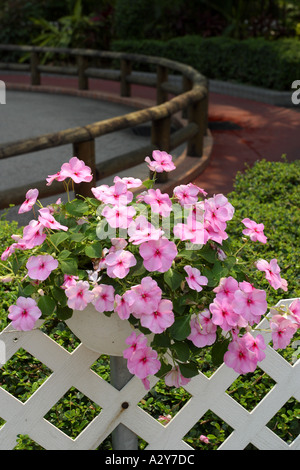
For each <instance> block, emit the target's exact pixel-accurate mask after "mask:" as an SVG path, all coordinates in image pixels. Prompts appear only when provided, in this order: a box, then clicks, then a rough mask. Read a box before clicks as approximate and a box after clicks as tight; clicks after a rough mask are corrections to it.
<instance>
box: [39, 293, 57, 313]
mask: <svg viewBox="0 0 300 470" xmlns="http://www.w3.org/2000/svg"><path fill="white" fill-rule="evenodd" d="M37 304H38V307H39V309H40V310H41V312H42V314H43V315H44V316H50V315H52V313H53V312H54V310H55V307H56V302H55V300H54V299H53V298H52V297H50V296H49V295H43V296H42V297H40V298H39V300H38V303H37Z"/></svg>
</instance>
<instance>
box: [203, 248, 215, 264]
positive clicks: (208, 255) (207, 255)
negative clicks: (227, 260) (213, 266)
mask: <svg viewBox="0 0 300 470" xmlns="http://www.w3.org/2000/svg"><path fill="white" fill-rule="evenodd" d="M198 254H199V256H201V258H203V259H205V261H208V262H209V263H214V262H215V261H216V260H217V252H216V250H214V249H213V248H211V247H210V246H209V245H205V246H204V247H203V248H201V250H199V251H198Z"/></svg>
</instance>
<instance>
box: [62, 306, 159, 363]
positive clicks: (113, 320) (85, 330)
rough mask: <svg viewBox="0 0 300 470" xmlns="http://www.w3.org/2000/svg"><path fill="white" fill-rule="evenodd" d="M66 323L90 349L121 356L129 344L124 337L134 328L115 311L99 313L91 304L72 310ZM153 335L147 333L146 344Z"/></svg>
mask: <svg viewBox="0 0 300 470" xmlns="http://www.w3.org/2000/svg"><path fill="white" fill-rule="evenodd" d="M66 324H67V325H68V327H69V328H70V330H71V331H72V332H73V333H74V335H75V336H77V338H78V339H79V340H80V341H81V342H82V343H83V344H84V345H85V346H86V347H87V348H88V349H91V350H92V351H95V352H97V353H99V354H107V355H109V356H121V357H122V356H123V351H124V349H126V348H128V347H129V346H128V345H127V344H126V342H125V341H126V338H128V336H129V335H130V334H131V333H132V332H133V331H136V332H137V334H138V333H139V330H136V329H135V328H134V327H133V326H132V325H131V324H130V323H129V322H128V321H127V320H121V319H120V317H119V316H118V314H117V313H115V312H113V313H112V315H111V316H110V317H107V316H106V315H105V314H104V313H99V312H97V310H96V309H95V307H94V306H93V305H92V304H89V305H88V306H87V307H86V308H85V309H84V310H82V311H80V310H74V312H73V315H72V317H71V318H69V319H68V320H66ZM152 338H153V335H149V341H148V344H149V343H150V342H151V340H152Z"/></svg>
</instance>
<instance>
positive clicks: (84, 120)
mask: <svg viewBox="0 0 300 470" xmlns="http://www.w3.org/2000/svg"><path fill="white" fill-rule="evenodd" d="M132 111H134V108H132V107H129V106H125V105H120V104H116V103H111V102H106V101H100V100H96V99H92V98H82V97H76V96H69V95H61V94H59V95H53V94H48V93H32V92H26V91H24V92H23V91H9V90H8V91H7V93H6V104H5V105H1V106H0V145H1V144H3V143H7V142H12V141H16V140H19V139H26V138H31V137H35V136H39V135H41V134H45V133H49V132H55V131H60V130H63V129H68V128H72V127H76V126H81V125H86V124H90V123H93V122H95V121H101V120H103V119H109V118H112V117H115V116H120V115H124V114H127V113H129V112H132ZM148 143H149V136H148V137H147V136H143V135H137V133H135V132H133V129H126V130H122V131H118V132H114V133H113V134H107V135H104V136H102V137H100V138H98V139H96V142H95V147H96V162H97V163H98V162H100V161H105V160H109V159H110V158H112V157H114V156H117V155H119V154H121V153H123V152H129V151H131V150H134V149H137V148H139V147H140V146H145V145H147V144H148ZM181 152H182V148H178V149H176V151H175V152H173V155H174V157H175V158H176V157H177V156H179V155H180V153H181ZM72 156H73V154H72V146H71V145H70V146H61V147H56V148H53V149H49V150H42V151H39V152H34V153H31V154H26V155H20V156H17V157H12V158H9V159H4V160H0V190H6V189H10V188H13V187H15V186H17V185H24V184H31V183H32V182H35V181H40V180H43V179H45V178H46V177H47V176H48V175H49V174H53V173H56V172H57V171H59V169H60V167H61V165H62V164H63V163H64V162H66V161H68V160H69V159H70V158H71V157H72ZM145 157H146V155H145ZM118 174H120V176H129V175H130V176H136V177H140V178H146V177H147V176H148V169H147V166H146V164H142V165H139V166H137V167H135V168H131V169H129V170H126V171H125V172H124V171H123V172H122V173H118ZM112 180H113V176H112V177H110V178H106V179H105V180H102V181H101V183H104V182H105V183H108V184H111V183H112ZM98 184H100V182H99V183H98ZM24 196H25V195H24ZM50 202H53V198H51V199H50V200H49V201H48V200H46V199H45V200H44V201H43V203H44V204H47V203H50ZM17 209H18V208H14V209H11V210H10V214H9V216H8V218H9V219H16V220H18V221H19V223H20V224H24V223H27V222H28V215H23V216H21V217H20V216H18V215H17ZM29 217H31V214H30V215H29ZM29 220H30V219H29Z"/></svg>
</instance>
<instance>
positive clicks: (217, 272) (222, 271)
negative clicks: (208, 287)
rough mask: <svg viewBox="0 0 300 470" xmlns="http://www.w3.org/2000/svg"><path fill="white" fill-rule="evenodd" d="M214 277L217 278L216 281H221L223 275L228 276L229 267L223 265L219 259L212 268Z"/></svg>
mask: <svg viewBox="0 0 300 470" xmlns="http://www.w3.org/2000/svg"><path fill="white" fill-rule="evenodd" d="M211 272H212V274H213V276H214V278H215V279H216V281H217V282H218V283H219V281H220V279H221V278H222V277H226V276H227V274H228V268H226V267H224V266H222V264H221V262H220V261H217V262H216V263H215V264H214V266H213V268H212V270H211Z"/></svg>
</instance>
